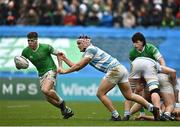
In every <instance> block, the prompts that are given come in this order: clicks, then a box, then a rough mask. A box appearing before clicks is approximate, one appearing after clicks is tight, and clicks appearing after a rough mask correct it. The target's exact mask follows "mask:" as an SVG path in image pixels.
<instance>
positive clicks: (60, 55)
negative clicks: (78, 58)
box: [57, 52, 66, 60]
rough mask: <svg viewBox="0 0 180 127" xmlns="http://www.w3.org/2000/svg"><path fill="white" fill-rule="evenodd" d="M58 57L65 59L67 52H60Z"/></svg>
mask: <svg viewBox="0 0 180 127" xmlns="http://www.w3.org/2000/svg"><path fill="white" fill-rule="evenodd" d="M57 55H58V57H59V58H60V59H62V60H64V59H65V58H66V56H65V54H64V53H63V52H58V54H57Z"/></svg>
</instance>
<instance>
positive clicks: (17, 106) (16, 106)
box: [7, 105, 30, 108]
mask: <svg viewBox="0 0 180 127" xmlns="http://www.w3.org/2000/svg"><path fill="white" fill-rule="evenodd" d="M28 107H30V105H8V106H7V108H28Z"/></svg>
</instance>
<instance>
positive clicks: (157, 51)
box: [149, 45, 166, 66]
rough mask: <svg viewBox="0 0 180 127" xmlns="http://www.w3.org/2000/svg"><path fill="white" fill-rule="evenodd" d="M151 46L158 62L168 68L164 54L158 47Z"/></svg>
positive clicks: (151, 50)
mask: <svg viewBox="0 0 180 127" xmlns="http://www.w3.org/2000/svg"><path fill="white" fill-rule="evenodd" d="M149 46H150V52H151V53H152V54H153V57H154V58H155V59H156V60H157V61H158V63H159V64H160V65H162V66H166V63H165V60H164V58H163V56H162V54H161V53H160V52H159V50H158V49H157V47H155V46H154V45H149Z"/></svg>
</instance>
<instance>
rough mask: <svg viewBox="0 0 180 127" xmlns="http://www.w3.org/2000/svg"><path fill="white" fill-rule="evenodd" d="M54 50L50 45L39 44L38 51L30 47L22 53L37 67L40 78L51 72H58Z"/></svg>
mask: <svg viewBox="0 0 180 127" xmlns="http://www.w3.org/2000/svg"><path fill="white" fill-rule="evenodd" d="M53 51H54V48H53V47H52V46H50V45H48V44H39V47H38V49H37V50H36V51H34V50H32V49H31V48H30V47H26V48H25V49H24V50H23V51H22V56H24V57H26V58H27V59H29V61H31V63H32V64H33V65H34V66H35V67H36V69H37V71H38V74H39V76H42V75H43V74H45V73H46V72H47V71H49V70H56V68H57V67H56V64H55V63H54V61H53V59H52V56H51V54H52V53H53Z"/></svg>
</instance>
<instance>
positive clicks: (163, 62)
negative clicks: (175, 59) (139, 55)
mask: <svg viewBox="0 0 180 127" xmlns="http://www.w3.org/2000/svg"><path fill="white" fill-rule="evenodd" d="M158 62H159V64H160V65H162V66H166V62H165V60H164V58H163V57H161V58H159V60H158Z"/></svg>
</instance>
